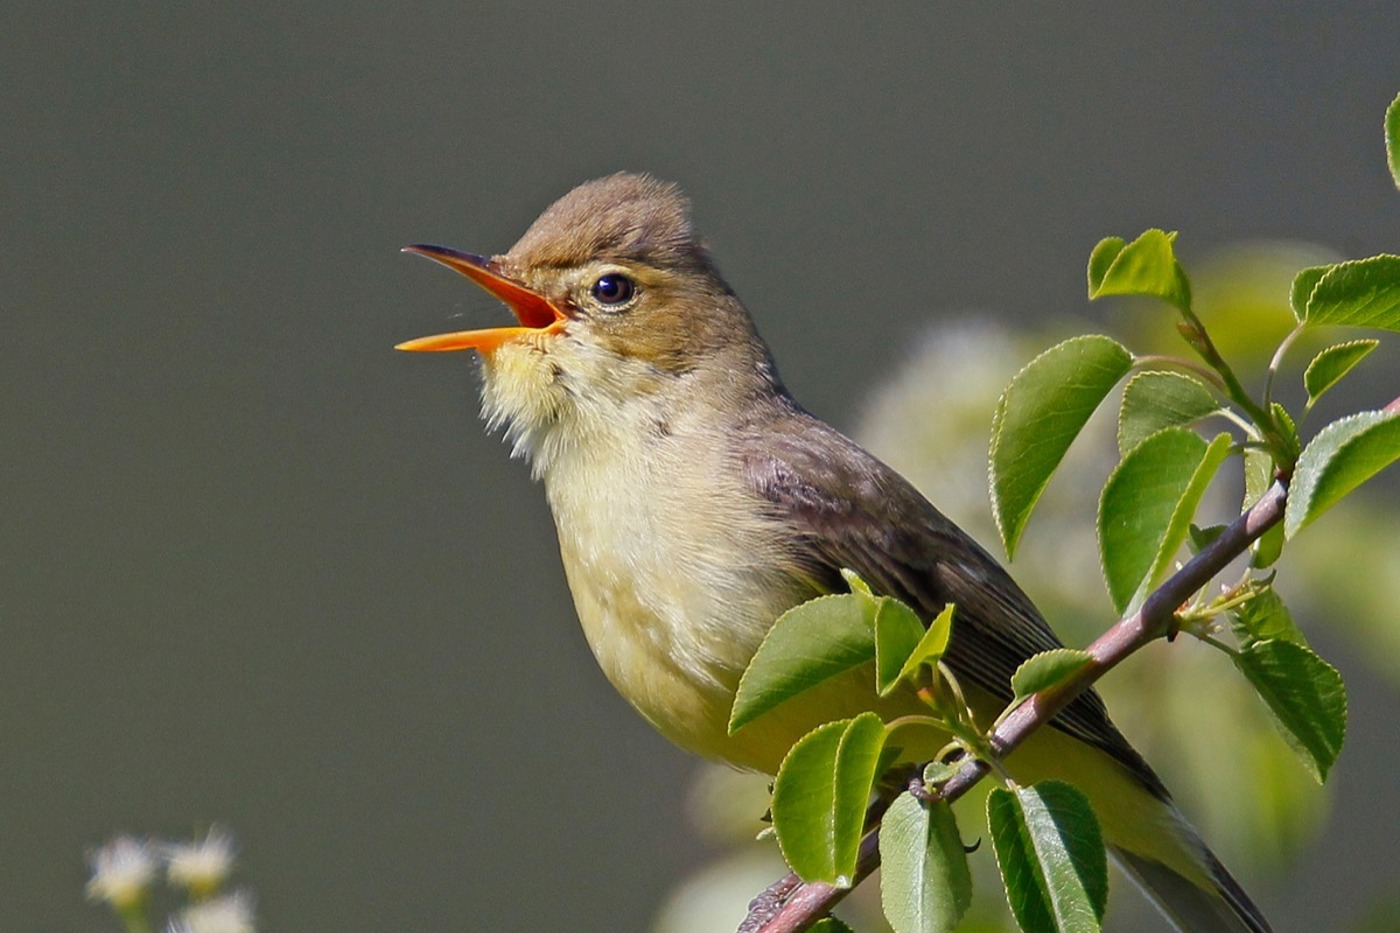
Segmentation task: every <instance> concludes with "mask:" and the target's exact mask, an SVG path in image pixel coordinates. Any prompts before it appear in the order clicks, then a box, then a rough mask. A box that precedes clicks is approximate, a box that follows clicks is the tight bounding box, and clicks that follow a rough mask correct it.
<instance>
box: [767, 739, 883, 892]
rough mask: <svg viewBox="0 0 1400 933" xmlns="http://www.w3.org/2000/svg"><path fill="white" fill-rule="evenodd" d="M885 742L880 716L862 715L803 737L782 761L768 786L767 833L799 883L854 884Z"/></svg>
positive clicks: (843, 885) (845, 885)
mask: <svg viewBox="0 0 1400 933" xmlns="http://www.w3.org/2000/svg"><path fill="white" fill-rule="evenodd" d="M884 742H885V725H884V723H882V722H881V721H880V717H879V716H876V715H875V714H874V713H861V714H860V715H859V716H857V717H856V718H854V719H842V720H840V721H838V722H829V723H827V724H826V725H824V726H819V727H818V728H816V729H814V730H813V731H811V732H809V733H807V735H805V736H803V737H802V738H801V739H799V740H798V742H797V744H796V745H794V746H793V747H792V748H791V749H790V750H789V751H788V753H787V757H785V758H784V759H783V763H782V766H781V767H780V768H779V769H778V777H777V779H776V780H775V781H774V782H773V829H774V831H775V832H776V834H777V836H778V846H779V847H780V848H781V849H782V850H783V857H784V858H785V859H787V863H788V865H789V866H790V867H791V868H792V870H793V871H794V872H796V873H797V874H798V875H799V876H800V877H801V878H802V879H803V880H804V881H824V882H826V883H827V884H832V885H836V886H837V887H849V886H850V885H851V883H852V882H853V880H854V877H855V870H856V861H857V858H858V856H859V853H860V838H861V835H862V834H863V833H864V831H865V808H866V803H867V802H868V800H869V798H870V790H871V788H872V787H873V786H874V784H875V779H876V778H877V777H879V775H878V773H877V766H878V765H879V761H880V751H881V749H882V748H883V746H884Z"/></svg>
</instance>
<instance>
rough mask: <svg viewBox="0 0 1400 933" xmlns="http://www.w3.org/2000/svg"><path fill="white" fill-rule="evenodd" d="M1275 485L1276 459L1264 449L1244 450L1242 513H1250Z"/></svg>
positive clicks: (1251, 448)
mask: <svg viewBox="0 0 1400 933" xmlns="http://www.w3.org/2000/svg"><path fill="white" fill-rule="evenodd" d="M1273 484H1274V458H1273V455H1272V454H1270V453H1269V452H1268V451H1267V450H1265V449H1264V448H1262V447H1246V448H1245V449H1244V504H1243V505H1241V506H1240V511H1241V512H1247V511H1249V509H1250V507H1251V506H1253V505H1254V503H1256V502H1258V501H1259V497H1260V496H1262V495H1264V493H1266V492H1268V491H1269V487H1270V486H1272V485H1273Z"/></svg>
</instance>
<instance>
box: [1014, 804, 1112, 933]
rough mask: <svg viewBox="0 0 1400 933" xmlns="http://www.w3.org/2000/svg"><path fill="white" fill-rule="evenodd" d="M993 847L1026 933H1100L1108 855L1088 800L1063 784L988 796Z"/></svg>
mask: <svg viewBox="0 0 1400 933" xmlns="http://www.w3.org/2000/svg"><path fill="white" fill-rule="evenodd" d="M987 822H988V824H989V828H990V830H991V837H992V848H993V850H994V851H995V852H996V857H997V864H998V865H999V866H1000V867H1001V876H1002V880H1003V882H1005V885H1006V899H1007V903H1009V904H1010V905H1011V912H1012V913H1013V914H1015V915H1016V922H1017V923H1018V924H1019V925H1020V927H1021V929H1022V930H1023V931H1025V933H1097V931H1098V930H1099V927H1100V924H1101V923H1102V921H1103V913H1104V907H1105V906H1106V905H1107V902H1108V857H1107V854H1106V853H1105V850H1104V844H1103V836H1102V835H1101V834H1100V832H1099V824H1098V821H1097V820H1096V819H1095V818H1094V811H1093V810H1092V809H1091V808H1090V807H1089V801H1088V799H1087V798H1085V796H1084V795H1083V794H1082V793H1080V792H1079V791H1078V790H1076V789H1075V788H1073V787H1071V786H1070V785H1068V784H1065V783H1062V782H1060V781H1042V782H1041V783H1039V784H1035V785H1033V786H1031V787H1023V788H1018V789H1016V790H1014V791H1012V790H1007V789H1006V788H1001V787H998V788H996V789H995V790H993V791H992V792H991V794H989V795H988V797H987Z"/></svg>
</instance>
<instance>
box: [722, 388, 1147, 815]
mask: <svg viewBox="0 0 1400 933" xmlns="http://www.w3.org/2000/svg"><path fill="white" fill-rule="evenodd" d="M736 450H737V451H738V453H739V457H740V458H741V460H742V464H743V469H744V472H745V475H746V477H747V478H748V481H749V484H750V486H751V488H752V490H753V492H754V493H755V494H756V495H757V496H758V497H759V498H760V499H761V500H763V501H765V502H767V503H768V504H769V505H770V507H771V515H772V516H773V518H774V519H775V520H777V521H780V522H783V523H785V524H787V526H788V528H787V529H786V531H787V535H786V537H787V538H789V539H790V540H791V541H792V542H793V545H792V546H793V553H792V555H791V557H792V559H793V561H794V563H795V565H796V566H797V567H798V568H800V572H801V573H802V574H803V575H804V576H806V577H808V578H809V580H810V581H811V583H812V584H813V586H814V587H815V588H816V589H819V590H822V591H828V592H830V591H840V590H842V589H844V588H845V584H844V582H843V581H842V579H841V576H840V571H841V569H842V568H849V569H851V570H854V571H855V572H856V573H858V574H860V575H861V577H863V578H864V579H865V580H866V581H867V582H869V583H870V585H871V587H872V588H873V589H874V590H875V591H876V592H877V593H881V594H884V595H889V596H894V597H897V598H899V599H901V600H904V601H905V602H907V603H909V604H910V605H911V606H913V607H914V608H915V609H916V610H917V611H918V612H919V614H920V615H921V616H922V617H923V618H924V620H925V622H926V623H927V622H928V621H929V620H931V619H932V618H933V617H934V616H936V615H937V614H938V613H939V612H940V611H942V609H943V607H944V606H946V605H947V604H948V603H950V602H952V603H954V604H956V606H957V616H956V618H955V623H954V626H953V637H952V642H951V643H950V646H949V651H948V654H947V655H946V656H945V661H946V662H947V663H948V665H949V666H950V667H951V668H952V669H953V671H954V673H956V674H957V676H958V677H959V678H962V679H964V680H965V681H970V682H972V683H975V684H977V685H978V686H980V687H981V688H982V689H984V690H986V691H988V692H990V693H991V694H993V695H994V696H997V697H999V698H1001V699H1003V700H1005V701H1007V702H1009V701H1010V700H1011V696H1012V694H1011V675H1012V674H1013V673H1014V672H1015V670H1016V668H1017V667H1019V666H1020V665H1021V663H1022V662H1023V661H1025V660H1026V659H1027V658H1029V657H1030V656H1031V655H1033V654H1036V653H1038V652H1041V651H1049V650H1051V649H1054V648H1060V647H1063V645H1062V643H1061V642H1060V640H1059V639H1058V638H1056V637H1055V634H1054V632H1052V631H1051V630H1050V626H1049V625H1048V624H1046V622H1045V619H1044V618H1043V617H1042V616H1041V615H1040V613H1039V611H1038V610H1037V609H1036V608H1035V605H1034V604H1033V603H1032V602H1031V601H1030V598H1029V597H1027V596H1026V594H1025V593H1023V592H1022V591H1021V588H1020V587H1018V586H1017V585H1016V583H1015V581H1014V580H1012V579H1011V576H1010V575H1009V574H1008V573H1007V572H1006V571H1005V570H1004V569H1003V568H1002V567H1001V565H1000V564H999V563H998V562H997V561H996V560H995V559H994V558H993V557H992V556H991V555H990V554H988V553H987V552H986V551H985V550H983V548H982V547H981V546H979V545H978V544H977V543H976V542H975V541H973V540H972V539H971V538H970V537H968V535H967V534H966V533H965V532H964V531H963V530H962V529H961V528H959V527H958V526H957V525H955V524H953V522H952V521H950V520H949V519H948V518H947V517H945V516H944V515H943V514H942V513H941V512H939V511H938V510H937V509H936V508H934V507H933V505H932V504H930V503H929V501H928V500H927V499H925V498H924V497H923V496H922V495H921V494H920V493H919V492H918V491H917V490H916V489H914V487H913V486H912V485H910V483H909V482H908V481H907V480H905V479H904V478H903V477H902V476H900V475H899V474H898V473H896V472H895V471H894V470H893V469H891V468H890V467H888V466H886V465H885V464H884V463H882V462H880V461H879V460H877V459H876V458H875V457H873V456H871V455H870V454H869V453H867V452H866V451H865V450H864V449H863V448H861V447H860V446H859V445H858V444H856V443H855V442H854V441H851V440H850V439H848V438H846V437H845V436H844V435H842V434H840V433H839V432H837V431H836V430H835V429H833V428H831V427H830V426H828V425H827V424H825V423H824V422H822V421H820V420H819V419H817V418H814V417H812V416H811V415H808V414H807V413H805V412H802V411H800V410H795V411H789V412H784V413H782V414H781V415H780V416H778V417H775V418H773V420H771V421H766V422H764V423H763V424H758V425H752V426H750V429H748V430H745V431H743V432H741V433H740V434H739V435H738V436H737V437H736ZM1052 725H1053V726H1054V727H1056V728H1058V729H1061V730H1062V731H1064V732H1066V733H1069V734H1070V735H1073V736H1075V737H1077V738H1079V739H1081V740H1083V741H1085V742H1088V743H1090V744H1092V745H1094V746H1097V747H1099V748H1101V749H1103V750H1104V751H1106V752H1108V753H1109V754H1111V755H1112V756H1113V757H1114V758H1116V759H1118V760H1119V761H1120V762H1122V763H1123V764H1124V765H1125V766H1126V767H1127V768H1128V769H1129V770H1130V771H1131V772H1133V773H1134V774H1135V775H1137V776H1138V777H1139V778H1140V779H1141V780H1142V781H1143V783H1144V784H1146V785H1147V786H1148V787H1150V788H1152V789H1153V790H1154V791H1156V792H1158V793H1159V794H1160V795H1162V796H1165V794H1166V791H1165V790H1164V789H1163V787H1162V784H1161V781H1160V780H1159V779H1158V778H1157V776H1156V774H1154V773H1153V772H1152V769H1151V768H1150V767H1148V765H1147V763H1146V762H1145V761H1144V760H1143V758H1142V756H1140V755H1139V754H1138V753H1137V751H1136V750H1135V749H1134V748H1133V747H1132V746H1131V745H1130V744H1129V743H1128V741H1127V739H1126V738H1124V736H1123V734H1122V733H1121V732H1119V731H1118V728H1117V727H1116V726H1114V725H1113V722H1112V721H1111V720H1110V719H1109V717H1108V710H1107V708H1106V707H1105V706H1104V703H1103V700H1102V699H1101V698H1100V697H1099V695H1098V693H1097V692H1095V691H1092V690H1089V691H1086V692H1085V693H1083V694H1081V695H1080V696H1079V697H1078V698H1077V699H1076V700H1075V701H1074V702H1073V703H1071V704H1070V706H1069V707H1068V708H1066V709H1065V711H1064V712H1062V713H1061V714H1060V715H1059V716H1058V717H1056V719H1055V720H1054V721H1053V722H1052Z"/></svg>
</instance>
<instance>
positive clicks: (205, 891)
mask: <svg viewBox="0 0 1400 933" xmlns="http://www.w3.org/2000/svg"><path fill="white" fill-rule="evenodd" d="M164 855H165V859H166V877H167V878H169V880H170V883H171V884H172V885H174V886H176V887H179V888H184V889H185V890H186V891H189V892H190V894H192V895H193V896H194V897H196V898H200V897H207V896H208V895H210V894H212V893H213V892H214V891H216V890H217V889H218V888H219V886H220V885H222V884H223V883H224V881H225V880H227V878H228V875H229V872H230V871H232V869H233V861H234V851H233V836H232V835H231V834H230V833H229V832H228V831H227V830H225V829H224V828H223V827H220V826H211V827H210V828H209V832H208V834H207V835H205V837H204V839H203V840H198V841H195V842H176V843H169V844H167V845H166V846H165V847H164Z"/></svg>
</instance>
